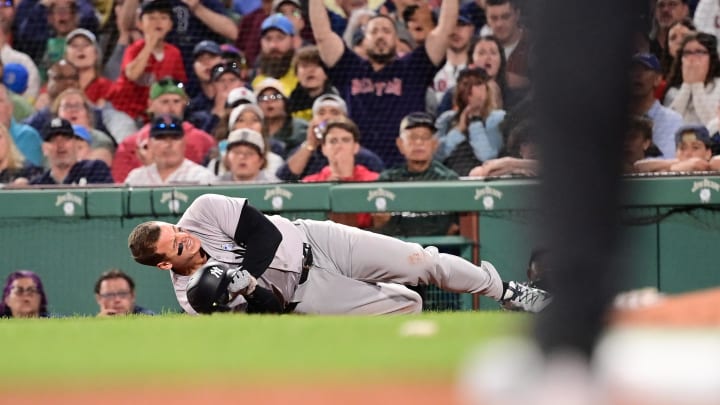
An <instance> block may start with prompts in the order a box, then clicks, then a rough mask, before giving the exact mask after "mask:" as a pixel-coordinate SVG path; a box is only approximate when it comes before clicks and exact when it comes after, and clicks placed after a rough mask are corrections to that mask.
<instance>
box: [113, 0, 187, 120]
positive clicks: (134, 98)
mask: <svg viewBox="0 0 720 405" xmlns="http://www.w3.org/2000/svg"><path fill="white" fill-rule="evenodd" d="M138 25H139V28H140V31H142V33H143V38H142V39H139V40H137V41H135V42H133V43H132V44H131V45H130V46H128V48H127V49H126V50H125V54H124V55H123V60H122V65H121V67H120V77H118V79H117V82H115V85H114V86H113V88H112V91H111V94H110V97H109V98H108V99H109V100H110V102H112V104H113V106H114V107H115V108H116V109H118V110H120V111H123V112H125V113H127V114H128V115H129V116H131V117H133V118H135V119H137V118H141V119H142V120H143V121H147V117H145V107H146V104H145V100H147V96H148V92H149V91H150V86H151V85H152V84H153V83H154V82H155V81H156V80H158V79H159V78H163V77H171V78H173V79H174V80H176V81H178V82H182V83H186V82H187V74H186V73H185V66H184V65H183V60H182V55H181V54H180V50H179V49H178V48H177V47H175V46H173V45H170V44H168V43H167V42H165V36H166V35H167V34H168V33H169V32H170V30H172V27H173V19H172V6H171V4H170V2H169V1H168V0H154V1H150V2H146V3H145V4H143V6H142V10H141V12H140V23H139V24H138Z"/></svg>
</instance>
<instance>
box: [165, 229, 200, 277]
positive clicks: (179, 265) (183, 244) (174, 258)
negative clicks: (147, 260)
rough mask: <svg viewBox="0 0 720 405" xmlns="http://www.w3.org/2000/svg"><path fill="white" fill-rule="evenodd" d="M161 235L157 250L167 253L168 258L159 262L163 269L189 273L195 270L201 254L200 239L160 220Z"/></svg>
mask: <svg viewBox="0 0 720 405" xmlns="http://www.w3.org/2000/svg"><path fill="white" fill-rule="evenodd" d="M158 225H159V226H160V237H158V241H157V243H156V244H155V252H156V253H159V254H162V255H165V257H166V258H167V260H165V261H162V262H160V263H158V265H157V266H158V267H159V268H160V269H162V270H173V271H175V272H176V273H179V274H187V273H189V272H190V271H192V270H194V267H195V265H196V264H197V262H198V258H199V256H200V239H198V238H197V237H196V236H195V235H192V234H191V233H188V232H186V231H185V230H183V229H182V228H180V227H177V226H175V225H172V224H168V223H166V222H159V223H158Z"/></svg>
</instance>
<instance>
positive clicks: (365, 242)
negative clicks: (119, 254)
mask: <svg viewBox="0 0 720 405" xmlns="http://www.w3.org/2000/svg"><path fill="white" fill-rule="evenodd" d="M128 246H129V248H130V251H131V253H132V256H133V258H134V259H135V261H137V262H138V263H141V264H145V265H148V266H157V267H158V268H160V269H161V270H171V271H170V278H171V280H172V283H173V287H174V288H175V295H176V296H177V299H178V302H179V303H180V305H181V306H182V308H183V309H184V310H185V311H186V312H188V313H190V314H196V313H212V312H215V311H229V310H234V311H245V312H248V313H282V312H296V313H306V314H368V315H373V314H397V313H417V312H420V311H421V309H422V300H421V298H420V295H418V294H417V293H416V292H414V291H412V290H410V289H408V288H407V287H405V286H404V284H408V285H417V284H435V285H437V286H438V287H440V288H442V289H444V290H447V291H452V292H457V293H480V294H482V295H485V296H487V297H491V298H493V299H495V300H498V301H499V302H500V303H501V304H502V305H503V307H505V308H507V309H512V310H522V311H529V312H538V311H540V310H542V309H543V308H544V307H545V306H546V305H547V304H548V303H549V302H550V299H551V298H550V295H549V294H548V293H546V292H545V291H543V290H540V289H536V288H531V287H528V286H526V285H524V284H521V283H518V282H514V281H510V282H507V283H505V282H503V281H502V280H501V279H500V275H499V274H498V272H497V271H496V270H495V268H494V267H493V265H492V264H490V263H488V262H485V261H483V262H482V263H481V264H480V266H476V265H474V264H472V263H470V262H468V261H467V260H464V259H462V258H460V257H457V256H453V255H449V254H444V253H438V250H437V248H435V247H432V246H431V247H427V248H423V247H422V246H420V245H418V244H415V243H407V242H403V241H400V240H398V239H394V238H391V237H388V236H384V235H380V234H375V233H372V232H368V231H363V230H360V229H357V228H352V227H348V226H345V225H341V224H337V223H334V222H331V221H312V220H303V219H299V220H295V221H290V220H288V219H286V218H284V217H281V216H277V215H272V216H266V215H264V214H262V213H261V212H260V211H258V210H257V209H255V208H253V207H252V206H251V205H249V204H248V202H247V200H246V199H245V198H231V197H226V196H221V195H216V194H206V195H203V196H201V197H199V198H197V199H196V200H195V201H194V202H193V203H192V204H191V205H190V207H188V209H187V211H186V212H185V214H184V215H183V216H182V218H180V220H179V221H178V223H177V225H173V224H169V223H166V222H159V221H151V222H145V223H142V224H140V225H138V226H137V227H135V229H134V230H133V231H132V232H131V233H130V236H129V238H128Z"/></svg>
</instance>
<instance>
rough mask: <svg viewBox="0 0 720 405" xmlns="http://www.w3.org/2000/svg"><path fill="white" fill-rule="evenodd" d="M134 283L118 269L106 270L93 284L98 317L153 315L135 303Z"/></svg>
mask: <svg viewBox="0 0 720 405" xmlns="http://www.w3.org/2000/svg"><path fill="white" fill-rule="evenodd" d="M135 298H136V296H135V282H134V281H133V279H132V278H131V277H130V276H128V275H127V274H125V273H124V272H122V271H120V270H118V269H111V270H108V271H106V272H104V273H102V274H101V275H100V278H98V280H97V281H96V282H95V302H97V304H98V306H99V307H100V312H98V316H114V315H130V314H140V315H155V312H153V311H151V310H149V309H146V308H143V307H141V306H139V305H137V304H136V303H135Z"/></svg>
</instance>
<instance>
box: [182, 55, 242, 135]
mask: <svg viewBox="0 0 720 405" xmlns="http://www.w3.org/2000/svg"><path fill="white" fill-rule="evenodd" d="M211 81H212V92H213V94H214V96H213V100H212V105H211V106H210V108H208V109H206V110H203V111H195V112H194V113H192V114H191V115H189V118H188V119H189V120H190V122H192V123H193V125H195V126H196V127H198V128H200V129H202V130H203V131H205V132H207V133H209V134H211V133H213V132H214V131H215V128H216V127H217V126H218V124H219V123H220V120H221V119H222V118H224V117H226V116H227V112H228V109H227V100H228V95H229V94H230V92H231V91H232V90H234V89H237V88H241V87H242V88H244V87H245V82H244V81H243V79H242V71H241V69H240V66H238V64H237V63H236V62H225V63H218V64H217V65H215V66H213V68H212V73H211Z"/></svg>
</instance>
